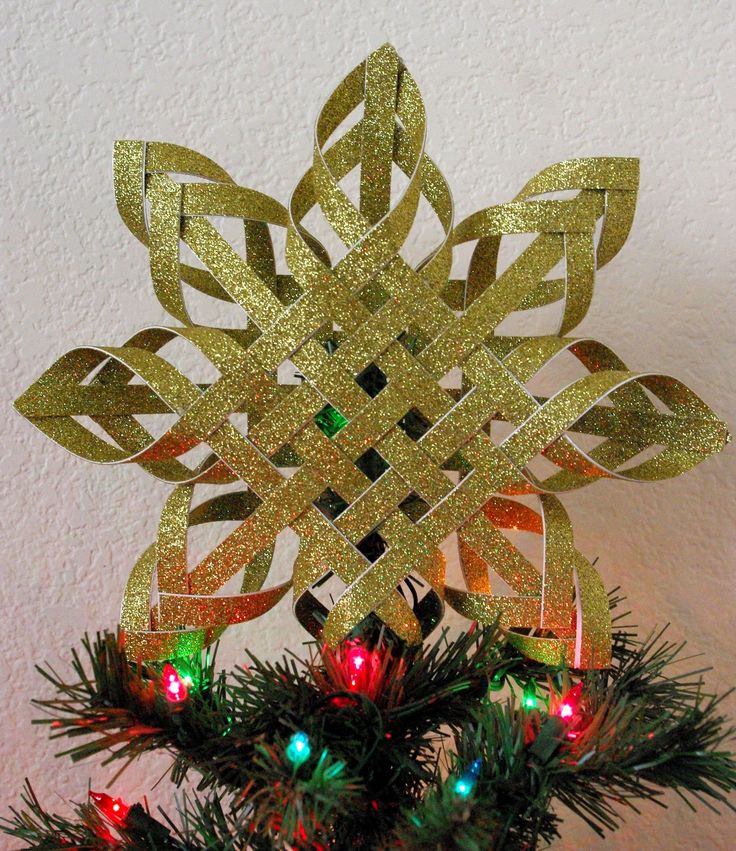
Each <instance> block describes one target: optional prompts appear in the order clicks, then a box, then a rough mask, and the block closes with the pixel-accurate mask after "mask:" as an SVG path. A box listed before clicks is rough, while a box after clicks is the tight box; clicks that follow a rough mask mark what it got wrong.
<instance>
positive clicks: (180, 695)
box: [162, 662, 189, 703]
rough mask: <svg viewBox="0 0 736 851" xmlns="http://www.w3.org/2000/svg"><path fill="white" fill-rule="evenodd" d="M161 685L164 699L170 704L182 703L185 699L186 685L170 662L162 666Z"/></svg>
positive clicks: (187, 692) (186, 694)
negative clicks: (164, 695)
mask: <svg viewBox="0 0 736 851" xmlns="http://www.w3.org/2000/svg"><path fill="white" fill-rule="evenodd" d="M162 684H163V688H164V692H165V694H166V699H167V700H168V701H169V702H170V703H182V702H183V701H185V700H186V699H187V697H188V695H189V690H188V689H187V687H186V683H185V682H184V680H183V679H182V678H181V677H180V676H179V672H178V671H177V670H176V668H175V667H174V666H173V665H172V664H171V663H170V662H167V663H166V664H165V665H164V673H163V677H162Z"/></svg>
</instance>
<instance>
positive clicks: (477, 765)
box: [454, 759, 483, 798]
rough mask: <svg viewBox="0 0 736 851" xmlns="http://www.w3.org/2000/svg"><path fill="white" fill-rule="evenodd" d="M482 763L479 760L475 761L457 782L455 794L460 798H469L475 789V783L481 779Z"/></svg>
mask: <svg viewBox="0 0 736 851" xmlns="http://www.w3.org/2000/svg"><path fill="white" fill-rule="evenodd" d="M482 764H483V763H482V762H481V760H479V759H474V760H473V762H471V763H470V765H469V766H468V768H466V769H465V771H464V772H463V773H462V774H461V775H460V777H458V779H457V780H456V781H455V788H454V791H455V794H456V795H457V796H458V797H459V798H467V797H468V796H469V795H470V793H471V792H472V791H473V789H474V788H475V782H476V780H477V779H478V778H479V777H480V769H481V766H482Z"/></svg>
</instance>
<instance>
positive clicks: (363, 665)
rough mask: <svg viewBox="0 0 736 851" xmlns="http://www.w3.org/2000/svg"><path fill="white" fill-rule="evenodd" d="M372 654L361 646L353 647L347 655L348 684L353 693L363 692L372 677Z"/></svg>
mask: <svg viewBox="0 0 736 851" xmlns="http://www.w3.org/2000/svg"><path fill="white" fill-rule="evenodd" d="M370 658H371V654H370V653H369V652H368V651H367V650H366V649H365V647H361V646H360V645H357V646H354V647H351V648H350V649H349V650H348V652H347V654H346V662H347V674H348V682H349V683H350V689H351V691H361V690H362V689H363V687H364V686H365V683H366V682H367V680H368V678H369V677H370V664H369V662H370Z"/></svg>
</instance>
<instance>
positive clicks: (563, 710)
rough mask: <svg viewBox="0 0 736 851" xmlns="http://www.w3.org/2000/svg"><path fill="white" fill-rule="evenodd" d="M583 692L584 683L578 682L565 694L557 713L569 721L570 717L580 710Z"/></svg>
mask: <svg viewBox="0 0 736 851" xmlns="http://www.w3.org/2000/svg"><path fill="white" fill-rule="evenodd" d="M582 694H583V684H582V683H578V684H577V685H576V686H574V687H573V688H571V689H570V691H568V693H567V694H566V695H565V699H564V700H563V701H562V703H561V704H560V705H559V706H558V708H557V715H558V716H559V717H560V718H564V719H565V720H566V721H569V720H570V718H572V716H573V715H574V714H575V713H576V712H577V711H578V704H579V703H580V698H581V697H582Z"/></svg>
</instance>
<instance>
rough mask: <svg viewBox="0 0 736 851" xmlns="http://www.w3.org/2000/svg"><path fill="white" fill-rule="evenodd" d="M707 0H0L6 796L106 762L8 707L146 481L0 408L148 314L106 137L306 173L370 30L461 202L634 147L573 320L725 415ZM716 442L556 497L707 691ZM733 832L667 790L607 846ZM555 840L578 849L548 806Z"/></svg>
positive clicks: (131, 539)
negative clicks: (614, 229)
mask: <svg viewBox="0 0 736 851" xmlns="http://www.w3.org/2000/svg"><path fill="white" fill-rule="evenodd" d="M730 6H731V4H730V3H729V2H727V0H724V2H717V1H716V0H711V2H706V0H687V2H670V3H667V4H666V9H665V4H660V3H652V2H642V3H634V2H617V3H600V2H585V3H583V2H546V3H543V4H542V3H535V2H531V1H530V0H515V2H497V0H494V2H483V3H480V2H472V0H455V2H452V3H450V2H445V3H440V2H438V0H425V2H422V3H419V2H416V3H414V2H402V0H393V2H390V3H375V2H369V0H366V2H361V3H340V2H332V3H322V2H312V3H302V2H293V3H284V2H276V0H270V2H260V3H251V2H240V3H235V2H233V3H219V2H216V0H214V1H213V2H207V3H202V2H191V0H190V2H176V3H155V4H153V3H138V2H136V3H122V2H121V3H103V2H99V0H98V2H95V0H78V2H75V3H68V2H63V0H23V2H16V0H13V2H12V5H11V9H10V10H7V9H6V10H5V15H4V19H5V23H6V25H7V30H6V32H5V34H4V36H3V41H4V48H5V52H4V61H3V66H4V67H3V71H4V75H3V76H4V80H3V83H2V87H1V91H0V97H1V98H2V101H3V113H4V118H3V125H2V127H3V138H2V142H3V145H2V165H3V183H2V188H3V199H4V202H3V206H2V214H3V219H4V221H3V227H2V240H3V250H2V288H3V290H2V301H1V302H0V304H1V305H2V310H3V322H2V329H3V333H2V345H3V346H4V348H5V351H4V353H3V358H2V366H3V379H4V380H3V392H4V399H3V405H2V409H1V416H2V421H3V428H4V435H3V440H2V447H3V453H2V465H3V476H2V482H3V489H4V501H3V508H2V512H0V518H1V520H2V523H3V525H4V530H3V532H2V541H1V545H2V562H1V563H2V570H3V572H4V577H5V578H4V580H3V582H2V583H1V587H2V595H3V604H2V605H3V608H2V616H3V624H4V626H3V630H2V637H3V645H2V665H3V672H2V687H3V693H4V698H3V702H2V703H3V708H4V712H5V716H4V719H3V735H2V737H1V738H0V748H1V749H2V763H1V768H0V770H1V771H2V782H1V783H0V788H2V790H3V797H4V798H5V799H6V803H11V802H15V800H16V790H18V789H19V787H20V784H21V781H22V778H23V776H24V775H28V776H30V777H31V778H32V779H33V782H34V784H35V786H36V788H37V790H38V792H39V793H40V794H41V795H42V797H43V798H44V799H45V800H47V801H49V802H50V803H52V804H54V803H56V802H57V799H56V798H55V797H54V792H55V791H58V792H59V793H60V794H61V795H63V796H66V797H77V798H81V797H82V796H83V795H84V793H85V790H86V785H87V777H88V774H90V775H91V776H92V777H93V788H94V787H98V788H105V785H106V781H107V780H108V779H109V777H110V776H111V774H112V772H111V771H110V770H109V769H108V770H105V769H101V768H100V767H99V766H97V765H92V764H83V765H81V766H78V767H77V768H75V769H72V767H71V766H70V765H69V764H68V763H66V762H60V761H56V762H54V761H53V760H52V754H53V752H54V748H53V747H52V746H51V745H49V744H48V743H47V742H46V740H45V737H44V734H43V733H42V732H41V731H39V730H35V731H34V730H32V729H31V728H30V725H29V720H30V718H31V715H32V712H31V710H30V709H29V706H28V701H29V699H30V698H31V697H32V696H38V695H39V694H41V693H43V689H42V687H41V683H40V681H39V680H38V678H37V677H35V676H34V675H33V673H32V666H33V664H34V662H36V661H39V660H41V659H43V658H45V657H48V658H51V659H54V660H57V661H58V660H59V658H60V657H64V656H65V655H66V651H67V648H68V647H70V646H71V645H72V644H74V643H75V642H76V641H77V639H78V638H79V636H80V635H81V633H82V632H83V631H84V630H95V629H98V628H102V627H112V626H114V625H115V622H116V616H117V607H118V602H119V597H120V592H121V590H122V587H123V583H124V582H125V579H126V576H127V573H128V570H129V568H130V566H131V564H132V563H133V561H134V559H135V558H136V557H137V555H138V554H139V553H140V551H141V549H142V548H143V547H144V546H145V545H147V544H148V542H149V541H150V540H151V539H152V537H153V535H154V532H155V528H156V522H157V512H158V510H159V508H160V506H161V504H162V501H163V498H164V495H165V494H166V492H167V488H166V487H165V486H163V485H161V484H159V483H157V482H156V481H154V480H152V479H150V478H147V477H146V476H145V475H144V474H143V473H142V472H141V471H140V470H138V469H137V468H133V467H130V468H125V469H120V468H116V469H104V468H99V467H95V466H92V465H89V464H87V463H85V462H83V461H81V460H78V459H76V458H74V457H71V456H69V455H67V454H66V453H65V452H64V451H63V450H62V449H60V448H58V447H57V446H55V445H53V444H51V443H50V442H49V441H47V440H46V439H45V438H43V437H42V436H41V435H40V434H39V433H38V432H36V431H35V430H34V429H32V428H31V427H30V426H29V425H28V424H26V423H25V422H24V421H22V420H21V418H20V417H18V416H16V415H14V414H13V413H12V412H11V410H10V407H9V405H10V400H11V399H12V398H14V397H15V396H16V395H18V393H19V392H20V391H21V390H23V389H24V388H25V387H26V386H27V385H28V384H29V383H30V382H31V381H32V380H33V379H34V378H35V377H36V376H37V375H38V374H39V372H40V371H41V370H42V369H44V368H45V367H47V366H48V365H49V364H50V363H51V362H52V361H53V360H54V359H55V358H56V357H58V356H59V355H60V354H61V353H62V352H64V351H65V350H66V349H67V348H69V347H71V345H72V344H81V343H107V344H112V345H115V344H119V343H120V342H122V341H123V340H125V339H126V338H127V337H128V336H129V335H130V334H131V333H132V332H133V331H135V330H137V329H138V328H140V327H142V326H143V325H145V324H153V323H155V322H165V321H166V316H165V314H164V312H163V310H162V308H161V307H160V306H159V305H158V303H157V301H156V299H155V298H154V296H153V294H152V292H151V288H150V285H149V280H148V272H147V258H146V254H145V251H144V250H143V248H142V247H141V246H140V245H139V244H138V243H136V242H135V241H134V240H133V239H132V238H131V237H130V235H129V234H128V232H127V231H126V229H125V228H124V226H123V224H122V223H121V222H120V221H119V219H118V215H117V212H116V210H115V205H114V200H113V195H112V185H111V176H110V155H111V145H112V142H113V140H114V139H116V138H120V137H128V138H144V139H145V138H148V139H159V140H167V141H175V142H179V143H181V144H184V145H187V146H189V147H193V148H195V149H197V150H200V151H202V152H204V153H207V154H209V156H211V157H212V158H214V159H215V160H216V161H218V162H220V163H221V164H222V165H223V166H225V167H226V168H227V169H228V170H229V171H230V172H231V173H232V174H233V175H235V177H236V179H238V180H239V181H241V182H242V183H244V184H246V185H249V186H252V187H254V188H256V189H260V190H262V191H265V192H268V193H270V194H273V195H275V196H276V197H277V198H279V199H281V200H284V201H285V200H286V199H287V197H288V195H289V192H290V190H291V188H292V186H293V185H294V183H295V181H296V179H297V178H298V177H299V176H300V174H301V173H302V170H303V169H304V168H305V167H306V165H307V164H308V161H309V158H310V148H311V127H312V123H313V121H314V119H315V117H316V115H317V113H318V110H319V108H320V105H321V103H322V101H323V100H324V98H325V97H326V95H327V94H328V93H329V91H331V89H332V88H333V87H334V85H335V84H336V83H337V82H338V81H339V80H340V79H341V78H342V77H343V75H344V74H345V73H346V72H347V71H348V70H349V69H351V68H352V67H353V66H354V65H355V64H356V63H357V62H358V61H359V60H360V59H361V58H362V57H363V56H364V55H365V54H366V53H367V52H368V51H369V50H370V49H372V48H375V47H376V46H378V45H379V44H381V43H382V42H383V41H385V40H390V41H392V42H393V43H394V44H395V45H396V46H397V48H398V50H399V52H400V53H401V54H402V56H403V57H404V59H405V61H406V62H407V64H408V65H409V66H410V68H411V69H412V72H413V74H414V76H415V78H416V79H417V81H418V82H419V85H420V87H421V89H422V92H423V95H424V98H425V101H426V104H427V112H428V118H429V149H430V152H431V154H432V156H433V157H434V158H435V159H436V161H437V162H438V163H439V165H440V167H441V168H442V169H443V171H444V173H445V174H446V176H447V178H448V179H449V182H450V185H451V186H452V188H453V192H454V197H455V201H456V206H457V210H458V215H459V216H460V217H462V216H464V215H465V214H467V213H469V212H471V211H472V210H474V209H477V208H478V207H481V206H485V205H487V204H489V203H492V202H499V201H503V200H507V199H509V198H510V197H511V196H512V194H514V193H515V191H516V190H517V189H518V188H519V187H520V186H521V185H522V184H523V183H524V182H525V181H526V179H527V178H528V177H530V176H531V175H532V174H534V173H535V172H536V171H538V170H539V169H541V168H542V167H544V166H545V165H547V164H549V163H552V162H555V161H557V160H560V159H564V158H567V157H571V156H588V155H601V154H620V155H637V156H639V157H640V158H641V161H642V186H641V197H640V202H639V208H638V213H637V218H636V222H635V228H634V232H633V234H632V236H631V237H630V239H629V241H628V244H627V246H626V248H625V249H624V251H623V252H622V254H621V255H619V257H617V258H616V259H615V261H614V262H613V263H612V264H611V265H610V266H608V267H607V268H606V269H605V270H603V271H602V273H601V274H600V275H599V278H598V289H597V292H596V297H595V302H594V305H593V307H592V309H591V311H590V313H589V315H588V317H587V318H586V320H585V322H584V324H583V326H582V328H581V330H582V331H584V332H585V333H589V334H591V335H593V336H597V337H598V338H599V339H602V340H603V341H605V342H607V343H610V344H611V345H612V346H613V347H614V349H615V350H616V351H617V352H618V353H619V354H620V355H621V356H622V357H623V359H624V360H625V361H626V362H627V363H628V364H629V365H630V366H631V367H632V368H651V369H656V370H660V371H665V372H669V373H671V374H674V375H676V376H678V377H679V378H681V379H682V380H684V381H685V382H686V383H688V384H689V385H690V386H691V387H693V388H694V389H695V390H696V391H697V392H698V393H700V394H701V395H702V396H703V397H704V398H705V400H706V401H708V402H709V403H711V404H712V405H713V406H714V407H715V408H716V410H718V411H719V412H720V413H721V414H722V415H723V416H724V417H726V418H727V419H728V420H730V422H731V423H732V424H734V423H736V409H735V406H734V382H733V370H734V361H735V360H736V345H735V344H734V333H733V322H734V319H735V318H736V313H735V312H734V286H733V270H734V268H736V226H735V224H734V222H735V221H736V219H735V217H734V215H733V210H734V173H733V167H732V164H733V161H734V139H735V138H736V124H735V123H734V110H733V107H734V104H733V99H732V93H729V85H731V86H732V85H733V82H734V70H735V68H734V49H733V42H734V36H735V33H734V27H733V24H732V17H733V9H732V8H729V7H730ZM8 11H9V12H10V13H8ZM729 101H730V102H729ZM735 459H736V454H735V453H734V451H733V450H731V451H730V452H729V451H727V452H726V453H725V454H724V455H722V456H721V457H719V458H718V459H716V460H711V461H709V462H708V463H707V464H705V465H704V466H702V467H701V468H698V469H697V470H696V471H695V472H694V473H691V474H690V475H688V476H686V477H684V478H681V479H679V480H676V481H672V482H667V483H664V484H657V485H650V486H643V485H641V486H636V485H630V486H626V485H625V484H618V483H613V482H603V483H601V484H599V485H597V486H594V487H591V488H588V489H586V490H585V491H583V492H582V493H579V494H574V495H572V497H571V498H569V499H567V502H566V504H567V505H568V507H569V509H570V511H571V513H572V515H573V519H574V520H575V521H576V525H577V540H578V542H579V545H580V547H581V549H582V550H583V551H584V552H586V553H587V554H588V555H590V556H593V555H596V554H598V555H599V556H600V562H599V565H600V569H601V571H602V573H603V575H604V578H605V581H606V583H607V585H609V586H612V585H614V584H616V583H620V584H621V585H622V586H623V587H624V589H625V590H626V592H627V593H628V595H629V600H630V603H631V607H632V608H633V610H634V613H635V615H636V617H637V618H638V620H639V622H640V623H642V624H643V625H653V624H655V623H663V622H665V621H668V620H671V621H672V624H673V626H672V634H673V636H675V637H678V638H679V637H687V638H688V639H689V640H690V641H691V643H692V647H693V649H697V650H701V651H703V653H704V654H705V661H706V662H707V663H710V664H712V665H713V667H714V669H715V670H714V673H713V674H712V676H711V679H710V682H711V683H712V684H713V685H714V686H718V687H720V688H721V689H723V688H725V687H726V686H728V685H730V684H731V683H733V682H734V679H735V678H734V664H733V650H732V648H733V627H734V595H733V587H732V583H733V579H732V577H733V561H732V558H733V545H734V532H733V518H734V509H735V508H736V505H735V502H736V489H735V488H734V476H733V473H734V463H735ZM301 638H302V635H301V634H300V632H299V629H298V627H297V626H296V625H295V623H294V622H293V621H292V620H291V618H290V615H289V613H288V610H287V607H286V606H284V605H282V606H281V607H280V608H279V609H278V611H277V613H274V614H273V616H270V617H269V618H268V619H266V620H265V621H264V622H263V624H262V625H258V626H256V627H255V628H254V627H252V626H251V627H250V628H249V627H248V626H245V627H242V628H239V629H237V630H232V634H231V635H230V636H229V639H228V642H227V643H228V654H229V655H228V658H229V659H235V658H237V653H236V651H237V649H238V647H241V646H242V645H243V644H244V643H248V645H249V646H250V647H251V648H252V649H254V650H255V652H257V653H260V654H269V653H275V652H276V651H277V650H278V649H279V648H280V647H281V646H282V645H283V644H290V645H292V646H295V645H296V644H297V643H298V641H299V640H300V639H301ZM731 705H732V706H733V703H732V704H731ZM161 770H162V763H160V762H158V763H156V764H155V765H151V764H150V763H147V764H145V765H140V766H138V767H135V768H133V769H132V770H130V771H129V773H127V774H126V775H124V776H123V778H122V779H121V780H120V781H119V782H118V784H117V786H116V787H115V789H116V791H118V792H119V793H121V794H123V795H124V796H125V797H126V798H128V799H133V800H135V799H137V798H139V797H141V796H142V795H143V794H144V793H148V794H149V801H151V802H152V803H157V802H159V801H164V802H165V800H166V786H165V784H164V785H163V786H159V787H158V788H157V789H156V790H155V791H153V792H151V790H150V787H151V784H152V782H153V781H154V780H155V779H156V778H157V777H158V776H159V774H160V773H161ZM729 834H730V836H729ZM1 842H2V841H1V840H0V844H1ZM735 843H736V837H735V836H734V822H733V820H732V819H729V817H723V818H722V819H721V820H718V819H717V818H715V817H713V816H712V815H710V814H706V813H701V814H700V815H698V816H693V815H692V814H691V813H690V812H689V811H688V810H687V809H686V808H685V807H684V806H683V805H682V804H681V803H679V802H678V801H676V800H675V801H673V802H672V807H671V809H670V810H669V811H661V810H659V809H657V808H655V807H653V806H650V807H648V808H646V809H645V813H644V815H643V816H642V817H641V818H636V817H635V816H632V818H631V820H630V822H629V824H628V826H627V827H626V828H625V829H624V830H623V831H621V832H620V833H619V834H617V835H616V837H615V838H613V839H611V840H610V843H609V847H611V848H617V849H690V848H698V849H725V848H728V847H733V846H734V844H735ZM3 847H4V846H3ZM559 847H560V848H565V849H572V848H576V849H579V848H591V849H593V848H598V847H599V844H598V842H597V840H596V839H595V838H594V837H593V836H592V834H590V833H589V832H587V831H586V829H584V828H583V827H582V826H580V825H578V824H577V823H575V821H574V820H573V819H571V820H570V823H569V827H568V830H567V832H566V836H565V839H564V841H563V842H562V843H560V846H559Z"/></svg>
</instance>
